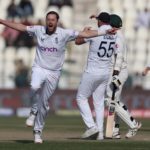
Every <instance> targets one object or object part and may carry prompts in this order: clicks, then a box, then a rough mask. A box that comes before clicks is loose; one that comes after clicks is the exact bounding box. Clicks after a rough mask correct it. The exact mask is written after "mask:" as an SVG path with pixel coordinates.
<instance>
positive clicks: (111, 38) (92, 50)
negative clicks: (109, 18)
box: [85, 25, 116, 74]
mask: <svg viewBox="0 0 150 150" xmlns="http://www.w3.org/2000/svg"><path fill="white" fill-rule="evenodd" d="M108 29H111V26H110V25H102V26H101V27H99V28H98V30H99V32H102V33H103V32H104V31H106V30H108ZM115 41H116V35H109V34H107V35H104V36H98V37H94V38H88V39H85V42H89V43H90V45H89V53H88V61H87V66H86V70H85V71H86V72H91V73H101V74H105V73H106V72H107V73H108V71H109V70H110V65H111V59H112V55H113V54H114V51H115Z"/></svg>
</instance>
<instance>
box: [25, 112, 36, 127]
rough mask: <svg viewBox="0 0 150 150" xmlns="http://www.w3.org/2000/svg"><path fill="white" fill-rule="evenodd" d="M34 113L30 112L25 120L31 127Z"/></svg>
mask: <svg viewBox="0 0 150 150" xmlns="http://www.w3.org/2000/svg"><path fill="white" fill-rule="evenodd" d="M35 117H36V115H35V114H33V113H30V115H29V117H28V118H27V120H26V125H27V126H28V127H33V125H34V120H35Z"/></svg>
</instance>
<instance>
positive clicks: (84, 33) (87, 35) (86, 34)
mask: <svg viewBox="0 0 150 150" xmlns="http://www.w3.org/2000/svg"><path fill="white" fill-rule="evenodd" d="M115 33H116V29H115V28H112V29H109V30H106V31H103V32H100V31H98V30H86V31H80V32H79V35H78V37H82V38H92V37H97V36H102V35H105V34H115Z"/></svg>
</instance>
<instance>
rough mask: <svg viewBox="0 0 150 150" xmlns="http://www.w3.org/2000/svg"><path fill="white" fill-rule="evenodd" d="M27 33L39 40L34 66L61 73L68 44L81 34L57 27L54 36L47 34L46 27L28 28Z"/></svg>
mask: <svg viewBox="0 0 150 150" xmlns="http://www.w3.org/2000/svg"><path fill="white" fill-rule="evenodd" d="M27 32H28V33H29V34H30V35H34V36H35V37H36V39H37V46H36V55H35V59H34V63H33V66H40V67H42V68H44V69H48V70H53V71H59V70H61V69H62V65H63V63H64V56H65V46H66V44H67V42H69V41H71V40H74V39H75V38H76V37H77V36H78V34H79V32H78V31H75V30H72V29H63V28H60V27H57V29H56V31H55V33H53V34H52V35H48V34H46V27H45V26H27Z"/></svg>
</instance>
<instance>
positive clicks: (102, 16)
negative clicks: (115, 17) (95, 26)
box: [96, 12, 110, 23]
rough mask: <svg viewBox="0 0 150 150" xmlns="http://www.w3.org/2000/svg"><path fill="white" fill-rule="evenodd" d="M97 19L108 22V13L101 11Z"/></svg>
mask: <svg viewBox="0 0 150 150" xmlns="http://www.w3.org/2000/svg"><path fill="white" fill-rule="evenodd" d="M96 19H97V20H100V21H102V22H104V23H109V22H110V15H109V13H107V12H101V13H100V14H99V15H98V16H97V17H96Z"/></svg>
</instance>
